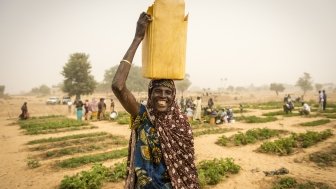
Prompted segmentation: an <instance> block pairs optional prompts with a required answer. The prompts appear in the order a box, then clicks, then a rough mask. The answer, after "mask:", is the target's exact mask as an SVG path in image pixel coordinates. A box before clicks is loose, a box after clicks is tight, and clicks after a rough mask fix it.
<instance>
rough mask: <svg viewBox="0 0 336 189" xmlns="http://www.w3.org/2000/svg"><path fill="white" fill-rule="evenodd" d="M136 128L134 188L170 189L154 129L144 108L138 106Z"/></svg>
mask: <svg viewBox="0 0 336 189" xmlns="http://www.w3.org/2000/svg"><path fill="white" fill-rule="evenodd" d="M135 124H136V126H135V129H136V143H135V151H134V154H135V161H134V166H135V173H136V177H137V181H136V188H160V189H171V187H169V186H171V184H170V178H169V175H168V172H167V168H166V165H165V163H164V160H163V158H162V152H161V146H160V141H159V139H158V135H157V132H156V129H155V128H154V126H153V125H152V123H151V122H150V121H149V120H148V118H147V113H146V107H145V106H144V105H141V106H140V113H139V116H138V120H137V121H136V122H135Z"/></svg>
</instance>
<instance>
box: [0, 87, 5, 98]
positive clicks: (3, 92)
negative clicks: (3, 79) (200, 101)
mask: <svg viewBox="0 0 336 189" xmlns="http://www.w3.org/2000/svg"><path fill="white" fill-rule="evenodd" d="M4 95H5V85H0V97H2V96H4Z"/></svg>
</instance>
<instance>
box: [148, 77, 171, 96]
mask: <svg viewBox="0 0 336 189" xmlns="http://www.w3.org/2000/svg"><path fill="white" fill-rule="evenodd" d="M155 87H168V88H170V89H171V90H173V93H174V99H175V94H176V89H175V84H174V81H173V80H171V79H156V80H151V81H150V82H149V84H148V98H150V97H151V95H152V91H153V89H154V88H155Z"/></svg>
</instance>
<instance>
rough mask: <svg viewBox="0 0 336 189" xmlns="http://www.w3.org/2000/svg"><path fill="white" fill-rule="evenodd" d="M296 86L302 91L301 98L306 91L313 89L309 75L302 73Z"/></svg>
mask: <svg viewBox="0 0 336 189" xmlns="http://www.w3.org/2000/svg"><path fill="white" fill-rule="evenodd" d="M296 86H299V87H300V88H301V90H302V91H303V96H305V95H306V92H307V91H310V90H312V89H313V81H312V78H311V76H310V74H309V73H306V72H304V73H303V76H302V77H300V78H299V79H298V81H297V82H296Z"/></svg>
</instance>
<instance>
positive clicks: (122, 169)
mask: <svg viewBox="0 0 336 189" xmlns="http://www.w3.org/2000/svg"><path fill="white" fill-rule="evenodd" d="M126 173H127V164H126V162H122V163H116V164H114V168H113V169H112V171H111V172H110V173H109V174H108V175H107V179H108V181H110V182H118V181H121V180H124V179H125V178H126Z"/></svg>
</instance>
